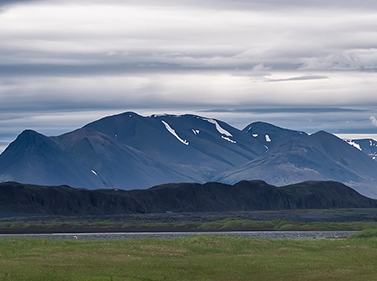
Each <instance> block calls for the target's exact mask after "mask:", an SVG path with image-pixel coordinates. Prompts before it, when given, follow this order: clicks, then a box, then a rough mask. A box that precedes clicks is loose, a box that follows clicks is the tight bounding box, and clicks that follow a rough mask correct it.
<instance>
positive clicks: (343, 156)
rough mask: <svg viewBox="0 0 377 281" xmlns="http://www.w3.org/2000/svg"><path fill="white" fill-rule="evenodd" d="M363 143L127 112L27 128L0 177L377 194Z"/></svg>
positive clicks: (2, 161)
mask: <svg viewBox="0 0 377 281" xmlns="http://www.w3.org/2000/svg"><path fill="white" fill-rule="evenodd" d="M359 143H360V144H353V143H349V142H348V143H347V142H345V141H343V140H341V139H339V138H337V137H336V136H334V135H332V134H330V133H327V132H324V131H319V132H317V133H314V134H311V135H308V134H307V133H305V132H302V131H294V130H290V129H285V128H280V127H278V126H275V125H272V124H268V123H265V122H260V121H258V122H253V123H250V124H249V125H247V126H246V127H245V128H244V129H243V130H239V129H237V128H234V127H232V126H231V125H229V124H227V123H225V122H223V121H221V120H217V119H214V118H208V117H202V116H197V115H192V114H185V115H169V114H165V115H151V116H145V117H144V116H141V115H139V114H137V113H134V112H124V113H122V114H117V115H112V116H106V117H104V118H101V119H99V120H95V121H93V122H90V123H88V124H86V125H85V126H83V127H82V128H79V129H76V130H74V131H71V132H67V133H65V134H62V135H59V136H53V137H46V136H44V135H42V134H39V133H37V132H34V131H31V130H26V131H24V132H22V133H21V134H20V135H19V136H18V137H17V138H16V140H15V141H14V142H12V143H11V144H10V145H9V146H8V147H7V148H6V149H5V151H4V152H3V153H2V154H0V181H19V182H24V183H30V184H43V185H61V184H68V185H70V186H74V187H81V188H90V189H99V188H121V189H126V190H130V189H144V188H149V187H150V186H155V185H159V184H164V183H167V182H198V183H205V182H209V181H219V182H223V183H232V184H233V183H235V182H238V181H240V180H264V181H266V182H268V183H269V184H273V185H283V184H290V183H295V182H300V181H307V180H334V181H339V182H342V183H345V184H347V185H349V186H351V187H352V188H354V189H355V190H357V191H358V192H360V193H362V194H363V195H366V196H369V197H374V198H377V161H375V160H373V158H372V157H373V155H372V154H371V153H373V151H374V147H375V146H374V145H375V143H373V142H372V141H359ZM357 145H360V148H361V149H359V148H358V147H357ZM361 146H362V147H363V148H362V147H361ZM376 147H377V144H376ZM368 149H369V150H368ZM367 155H369V156H367Z"/></svg>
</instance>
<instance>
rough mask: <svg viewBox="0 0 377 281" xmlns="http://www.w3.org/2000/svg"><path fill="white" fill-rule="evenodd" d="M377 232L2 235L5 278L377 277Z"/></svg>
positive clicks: (1, 276) (0, 268)
mask: <svg viewBox="0 0 377 281" xmlns="http://www.w3.org/2000/svg"><path fill="white" fill-rule="evenodd" d="M376 234H377V231H375V230H371V231H364V232H363V235H361V234H358V236H359V238H358V237H351V238H347V239H315V240H267V239H250V238H239V237H228V236H212V235H211V236H209V235H208V236H207V235H203V236H194V237H189V238H177V239H124V240H52V239H50V240H49V239H26V238H3V239H0V280H23V281H24V280H30V281H32V280H35V281H43V280H49V281H51V280H54V281H58V280H67V281H75V280H82V281H90V280H101V281H103V280H105V281H106V280H108V281H110V280H112V281H118V280H145V281H147V280H174V281H176V280H191V281H192V280H216V281H221V280H224V281H225V280H232V281H236V280H327V281H328V280H342V281H344V280H377V262H376V261H377V238H375V236H376ZM360 237H362V238H360Z"/></svg>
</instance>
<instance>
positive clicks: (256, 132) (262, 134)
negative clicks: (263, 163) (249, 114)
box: [242, 122, 308, 150]
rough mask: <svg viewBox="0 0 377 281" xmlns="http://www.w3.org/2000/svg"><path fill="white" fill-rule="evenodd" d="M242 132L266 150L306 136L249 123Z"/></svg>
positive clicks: (262, 124) (261, 124)
mask: <svg viewBox="0 0 377 281" xmlns="http://www.w3.org/2000/svg"><path fill="white" fill-rule="evenodd" d="M242 131H243V132H245V133H247V134H249V135H251V136H252V137H254V138H255V139H256V140H257V141H258V142H260V143H261V144H263V145H264V146H265V147H266V149H268V150H269V149H273V148H274V147H277V146H279V145H281V144H283V143H285V142H286V141H289V140H291V139H299V138H303V137H306V136H308V134H307V133H305V132H301V131H293V130H289V129H283V128H280V127H277V126H275V125H272V124H269V123H265V122H254V123H251V124H249V125H248V126H246V127H245V128H244V129H243V130H242Z"/></svg>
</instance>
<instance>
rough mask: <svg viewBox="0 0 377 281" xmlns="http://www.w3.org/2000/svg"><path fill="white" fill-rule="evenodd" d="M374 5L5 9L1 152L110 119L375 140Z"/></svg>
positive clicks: (297, 2)
mask: <svg viewBox="0 0 377 281" xmlns="http://www.w3.org/2000/svg"><path fill="white" fill-rule="evenodd" d="M376 71H377V1H375V0H373V1H369V0H359V1H351V0H342V1H340V0H334V1H324V0H314V1H301V0H286V1H285V0H281V1H279V0H264V1H253V0H216V1H215V0H200V1H199V0H181V1H179V0H174V1H173V0H162V1H158V0H155V1H151V0H137V1H136V0H135V1H133V0H122V1H120V0H107V1H103V0H90V1H89V0H75V1H74V0H64V1H62V0H49V1H43V0H42V1H33V0H24V1H23V0H17V1H15V0H12V1H7V0H5V1H0V152H1V151H3V150H4V149H5V147H6V146H7V145H8V144H9V143H10V142H11V141H13V140H14V139H15V138H16V137H17V135H18V134H20V133H21V132H22V131H23V130H24V129H33V130H36V131H38V132H40V133H42V134H45V135H47V136H51V135H59V134H62V133H65V132H68V131H72V130H74V129H76V128H79V127H82V126H84V125H85V124H87V123H88V122H91V121H94V120H96V119H99V118H101V117H104V116H107V115H113V114H118V113H121V112H125V111H134V112H137V113H139V114H141V115H144V116H148V115H151V114H154V113H155V114H161V113H169V114H185V113H190V114H197V115H202V116H206V117H212V118H217V119H220V120H223V121H225V122H227V123H229V124H230V125H232V126H234V127H236V128H239V129H242V128H244V127H245V126H246V125H248V124H249V123H251V122H255V121H266V122H269V123H272V124H275V125H277V126H281V127H285V128H290V129H295V130H303V131H306V132H308V133H313V132H316V131H318V130H326V131H328V132H331V133H334V134H337V135H339V136H342V137H354V138H358V137H369V138H374V139H377V72H376Z"/></svg>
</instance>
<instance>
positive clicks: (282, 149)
mask: <svg viewBox="0 0 377 281" xmlns="http://www.w3.org/2000/svg"><path fill="white" fill-rule="evenodd" d="M376 171H377V163H376V161H373V160H372V159H371V158H370V157H368V156H367V155H366V154H364V153H362V152H361V151H360V150H358V149H356V148H355V147H352V146H350V145H348V144H347V143H346V142H344V141H343V140H341V139H339V138H337V137H336V136H334V135H332V134H329V133H326V132H324V131H320V132H317V133H315V134H313V135H310V136H305V137H302V138H296V139H291V140H289V141H287V142H284V143H283V144H281V145H280V146H276V147H275V148H273V149H271V150H269V151H268V152H267V153H265V154H263V155H261V156H260V157H258V158H256V159H254V160H252V161H250V162H248V163H246V164H244V165H242V166H240V167H237V168H235V169H233V170H230V171H227V172H224V173H222V174H220V175H219V176H218V177H215V178H214V180H215V181H220V182H225V183H235V182H238V181H239V179H240V178H242V179H245V180H248V179H256V178H258V179H262V180H265V181H267V182H268V183H270V184H274V185H285V184H292V183H295V182H300V181H305V180H307V179H311V180H334V181H339V182H342V183H345V184H347V185H349V186H351V187H352V188H354V189H355V190H356V191H358V192H360V193H361V194H364V195H366V196H370V197H373V198H377V173H376Z"/></svg>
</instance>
